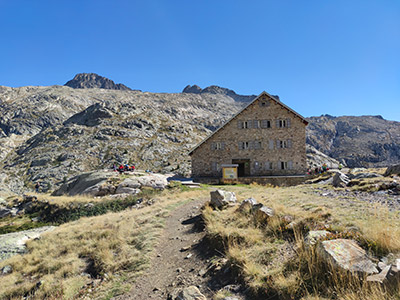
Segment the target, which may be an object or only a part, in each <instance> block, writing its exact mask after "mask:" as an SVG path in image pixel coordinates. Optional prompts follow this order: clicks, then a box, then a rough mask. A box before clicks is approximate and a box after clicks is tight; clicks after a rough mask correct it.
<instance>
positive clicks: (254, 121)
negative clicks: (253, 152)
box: [253, 120, 260, 129]
mask: <svg viewBox="0 0 400 300" xmlns="http://www.w3.org/2000/svg"><path fill="white" fill-rule="evenodd" d="M253 128H255V129H257V128H260V121H259V120H253Z"/></svg>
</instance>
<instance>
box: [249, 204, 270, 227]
mask: <svg viewBox="0 0 400 300" xmlns="http://www.w3.org/2000/svg"><path fill="white" fill-rule="evenodd" d="M253 212H254V217H255V219H256V221H257V222H258V223H261V224H262V223H267V222H268V219H269V218H271V217H273V216H274V215H275V211H274V209H273V208H270V207H267V206H265V205H263V204H261V203H259V204H256V205H254V206H253Z"/></svg>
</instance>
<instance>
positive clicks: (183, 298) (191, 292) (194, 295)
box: [175, 285, 207, 300]
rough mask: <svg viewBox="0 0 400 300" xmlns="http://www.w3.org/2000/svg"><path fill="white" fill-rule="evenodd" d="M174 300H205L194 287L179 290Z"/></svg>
mask: <svg viewBox="0 0 400 300" xmlns="http://www.w3.org/2000/svg"><path fill="white" fill-rule="evenodd" d="M175 299H176V300H207V298H206V297H205V296H204V295H203V294H202V293H201V292H200V290H199V289H198V288H197V287H195V286H193V285H192V286H189V287H187V288H184V289H183V290H181V291H180V292H179V294H178V296H177V297H176V298H175Z"/></svg>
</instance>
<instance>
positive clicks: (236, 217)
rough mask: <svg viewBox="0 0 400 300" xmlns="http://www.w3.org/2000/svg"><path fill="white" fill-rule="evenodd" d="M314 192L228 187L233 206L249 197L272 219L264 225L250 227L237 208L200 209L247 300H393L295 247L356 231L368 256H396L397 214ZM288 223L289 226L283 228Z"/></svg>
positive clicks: (394, 295)
mask: <svg viewBox="0 0 400 300" xmlns="http://www.w3.org/2000/svg"><path fill="white" fill-rule="evenodd" d="M317 187H318V186H312V185H303V186H297V187H290V188H273V187H262V186H258V185H251V186H249V187H241V186H230V187H224V189H227V190H230V191H234V192H235V193H236V195H237V197H238V200H239V201H240V200H244V199H246V198H249V197H253V198H255V199H257V200H258V201H259V202H262V203H264V204H265V205H267V206H269V207H272V208H274V209H275V211H276V212H277V214H276V216H274V217H272V218H271V219H270V220H269V223H268V226H261V225H260V224H257V223H256V222H255V220H254V218H253V217H252V216H251V214H246V213H242V212H239V211H238V210H237V207H230V208H227V209H226V210H222V211H219V210H213V209H211V208H210V207H206V208H205V209H204V217H205V220H206V224H207V231H208V233H209V235H210V237H214V239H219V240H220V241H222V244H223V247H224V249H225V255H226V257H227V258H228V259H229V261H230V263H231V264H232V265H233V266H236V267H237V269H238V270H239V273H240V274H241V276H242V280H243V281H244V282H245V284H246V285H247V286H248V287H249V288H250V290H251V291H252V294H253V297H257V296H263V297H265V296H268V297H274V296H278V297H279V298H280V299H321V300H322V299H349V300H353V299H356V298H357V297H358V298H357V299H363V300H367V299H370V300H378V299H379V300H381V299H385V300H394V299H400V298H399V290H400V289H399V288H398V287H396V288H394V289H393V290H391V291H389V290H385V289H383V288H382V287H379V286H376V285H367V284H365V281H364V280H363V278H358V277H354V276H352V275H351V274H348V273H346V272H340V271H338V270H337V269H336V268H335V267H333V266H331V265H327V264H326V263H325V262H323V261H321V260H320V258H319V257H318V255H317V254H316V253H314V251H313V250H312V248H309V247H305V246H304V243H303V240H304V238H303V237H304V235H305V234H306V232H307V231H308V230H318V229H328V230H330V231H332V232H339V234H340V232H343V233H342V234H346V229H347V228H349V227H353V228H358V229H359V233H358V235H356V236H357V237H360V241H361V242H362V243H363V246H365V247H366V248H367V250H369V251H370V253H371V254H374V255H383V254H386V253H388V252H393V253H400V239H399V236H400V215H399V212H391V211H389V210H388V209H387V208H386V207H385V206H382V205H376V204H375V205H370V204H369V203H368V202H361V201H356V200H355V199H353V198H351V197H348V198H346V197H341V198H340V197H339V198H334V199H332V198H327V197H321V196H319V193H316V192H315V191H316V188H317ZM287 216H291V218H292V219H294V220H295V225H294V226H288V222H289V221H290V218H288V217H287Z"/></svg>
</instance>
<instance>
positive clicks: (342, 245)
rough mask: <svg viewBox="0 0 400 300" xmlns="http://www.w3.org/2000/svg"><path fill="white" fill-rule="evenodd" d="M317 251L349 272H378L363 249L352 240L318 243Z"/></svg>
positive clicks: (328, 260)
mask: <svg viewBox="0 0 400 300" xmlns="http://www.w3.org/2000/svg"><path fill="white" fill-rule="evenodd" d="M319 245H320V246H319V253H320V254H321V255H322V256H323V257H324V258H325V259H326V261H327V262H329V263H332V264H333V265H334V266H336V267H339V268H342V269H344V270H347V271H351V272H361V273H366V274H376V273H379V272H378V269H377V268H376V265H375V264H374V263H373V262H372V261H371V260H370V259H369V258H368V256H367V253H366V252H365V250H364V249H362V248H361V247H360V246H358V245H357V243H356V242H355V241H353V240H346V239H336V240H329V241H323V242H321V243H320V244H319Z"/></svg>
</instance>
